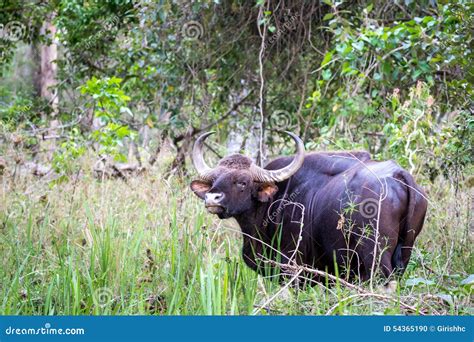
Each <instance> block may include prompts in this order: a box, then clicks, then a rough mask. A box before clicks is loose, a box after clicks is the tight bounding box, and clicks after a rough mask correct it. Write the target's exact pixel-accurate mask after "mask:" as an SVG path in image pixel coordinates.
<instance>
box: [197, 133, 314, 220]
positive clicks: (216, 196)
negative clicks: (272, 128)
mask: <svg viewBox="0 0 474 342" xmlns="http://www.w3.org/2000/svg"><path fill="white" fill-rule="evenodd" d="M213 133H214V132H209V133H205V134H203V135H201V136H200V137H199V138H198V139H197V140H196V143H195V144H194V148H193V156H192V159H193V163H194V167H195V168H196V170H197V172H198V173H199V176H200V177H199V179H198V180H194V181H193V182H192V183H191V189H192V190H193V192H194V193H195V194H196V195H197V196H198V197H199V198H201V199H203V200H204V203H205V206H206V208H207V210H208V211H209V212H210V213H212V214H217V215H218V216H219V218H221V219H222V218H228V217H232V216H235V215H239V214H242V213H245V212H247V211H248V210H249V209H251V208H252V207H253V206H254V204H255V202H256V201H259V202H268V201H269V200H271V199H272V197H273V195H274V194H275V193H276V192H277V191H278V187H277V186H276V185H275V183H277V182H281V181H284V180H285V179H288V178H290V177H291V176H292V175H293V174H295V173H296V171H298V169H299V168H300V167H301V165H302V164H303V160H304V154H305V150H304V144H303V142H302V141H301V139H300V138H298V136H296V135H295V134H293V133H290V132H286V133H287V134H289V135H290V136H291V137H292V138H293V140H294V141H295V143H296V148H297V152H296V155H295V157H294V159H293V161H292V162H291V163H290V164H288V165H287V166H285V167H283V168H281V169H279V170H266V169H262V168H261V167H258V166H257V165H255V164H254V163H253V162H252V160H251V159H250V158H248V157H246V156H244V155H241V154H232V155H230V156H227V157H225V158H223V159H221V160H220V161H219V163H218V165H217V167H216V168H214V169H212V168H210V167H209V166H207V164H206V162H205V161H204V158H203V154H202V147H203V144H204V140H205V139H206V138H207V137H208V136H210V135H211V134H213Z"/></svg>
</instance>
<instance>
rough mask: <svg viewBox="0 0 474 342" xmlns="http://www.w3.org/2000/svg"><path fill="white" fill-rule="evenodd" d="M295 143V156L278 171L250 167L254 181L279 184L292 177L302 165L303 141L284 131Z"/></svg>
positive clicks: (254, 166)
mask: <svg viewBox="0 0 474 342" xmlns="http://www.w3.org/2000/svg"><path fill="white" fill-rule="evenodd" d="M285 133H286V134H288V135H289V136H290V137H292V138H293V140H294V141H295V143H296V155H295V157H294V158H293V160H292V162H291V163H290V164H288V165H287V166H285V167H284V168H282V169H279V170H265V169H262V168H261V167H258V166H256V165H254V164H252V166H251V171H252V173H253V176H254V179H255V180H256V181H259V182H281V181H284V180H285V179H288V178H290V177H291V176H293V175H294V174H295V173H296V171H298V169H299V168H300V167H301V165H303V161H304V155H305V149H304V143H303V141H302V140H301V139H300V138H299V137H298V136H297V135H296V134H293V133H291V132H287V131H285Z"/></svg>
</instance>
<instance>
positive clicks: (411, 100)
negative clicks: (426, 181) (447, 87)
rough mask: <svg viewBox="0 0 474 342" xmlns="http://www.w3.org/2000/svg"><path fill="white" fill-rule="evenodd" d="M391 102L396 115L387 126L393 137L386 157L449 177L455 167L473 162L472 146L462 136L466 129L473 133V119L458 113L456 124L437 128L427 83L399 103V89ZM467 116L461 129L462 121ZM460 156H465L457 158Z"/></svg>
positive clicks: (415, 170)
mask: <svg viewBox="0 0 474 342" xmlns="http://www.w3.org/2000/svg"><path fill="white" fill-rule="evenodd" d="M391 104H392V109H393V117H392V120H391V122H389V123H387V124H386V125H385V127H384V133H385V134H386V136H388V137H390V139H389V140H388V149H387V151H386V154H385V157H391V158H394V159H396V160H397V161H398V162H399V163H400V164H401V165H402V166H403V167H406V168H407V169H408V170H409V171H410V172H412V173H415V174H419V173H421V174H428V175H429V176H430V177H431V178H433V177H435V176H436V175H438V174H439V172H440V170H443V171H444V175H445V176H449V172H450V171H453V170H452V168H453V167H459V168H462V167H464V166H466V165H467V164H469V163H472V156H470V153H469V150H470V146H469V145H465V144H464V143H463V140H464V139H463V135H464V133H465V131H464V130H469V131H470V132H471V133H472V131H473V119H472V118H470V119H467V118H466V116H465V114H464V113H459V114H458V115H457V116H458V117H457V118H456V120H455V121H454V124H453V123H450V124H449V125H445V126H444V127H442V128H440V127H437V125H436V123H435V122H434V120H433V117H432V113H433V109H434V108H435V106H436V104H435V100H434V98H433V97H432V96H431V95H430V91H429V87H428V86H427V85H426V84H424V83H422V82H419V83H418V84H417V86H416V87H412V88H411V89H410V92H409V96H408V99H406V101H404V103H400V99H399V90H398V89H396V91H395V92H394V94H393V95H392V97H391ZM466 119H467V121H465V122H463V126H462V127H463V130H461V131H460V130H459V129H460V125H459V122H460V121H463V120H466ZM464 125H466V126H464ZM457 155H461V156H464V158H462V159H458V158H456V156H457ZM469 156H470V157H469Z"/></svg>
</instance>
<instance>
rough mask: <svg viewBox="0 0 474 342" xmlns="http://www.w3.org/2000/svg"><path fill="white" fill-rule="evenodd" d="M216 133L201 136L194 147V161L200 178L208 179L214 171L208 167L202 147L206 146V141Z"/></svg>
mask: <svg viewBox="0 0 474 342" xmlns="http://www.w3.org/2000/svg"><path fill="white" fill-rule="evenodd" d="M214 133H216V132H207V133H204V134H203V135H201V136H200V137H199V138H198V139H197V140H196V142H195V143H194V147H193V155H192V160H193V164H194V167H195V168H196V171H197V172H198V174H199V176H201V177H204V178H206V176H207V175H208V174H209V173H210V172H211V171H212V169H211V168H210V167H209V166H207V164H206V162H205V161H204V156H203V154H202V146H203V145H204V140H206V138H207V137H208V136H210V135H211V134H214Z"/></svg>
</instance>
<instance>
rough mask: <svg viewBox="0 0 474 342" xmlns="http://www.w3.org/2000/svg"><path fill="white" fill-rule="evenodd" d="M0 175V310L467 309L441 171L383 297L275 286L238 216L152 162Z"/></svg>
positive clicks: (462, 224) (456, 222)
mask: <svg viewBox="0 0 474 342" xmlns="http://www.w3.org/2000/svg"><path fill="white" fill-rule="evenodd" d="M1 181H2V183H1V186H2V188H1V189H2V190H1V191H2V193H1V196H0V199H1V203H2V204H1V210H0V313H1V314H3V315H27V314H33V315H40V314H44V315H58V314H59V315H66V314H67V315H83V314H87V315H89V314H93V315H98V314H106V315H125V314H133V315H135V314H142V315H148V314H160V315H247V314H263V315H266V314H290V315H301V314H326V313H328V312H330V313H331V314H405V313H411V312H408V311H407V310H406V309H404V308H403V307H401V306H400V305H399V304H398V303H397V300H402V301H403V302H407V303H409V304H410V305H412V306H414V307H415V308H416V309H417V311H416V312H413V313H414V314H417V313H428V314H455V315H457V314H472V313H473V312H472V302H471V294H472V286H471V285H470V284H467V282H466V281H464V283H462V281H463V280H464V279H465V278H467V277H468V275H469V274H471V273H473V269H472V254H471V251H470V249H469V244H470V241H471V239H472V236H470V235H469V234H471V233H469V232H468V225H469V224H470V219H471V218H470V217H469V215H470V214H469V210H467V208H466V202H467V201H468V200H469V196H468V193H467V191H465V192H462V191H461V192H458V193H457V194H455V192H454V189H453V188H452V187H451V185H450V184H449V183H447V182H443V181H441V182H438V183H437V184H436V185H434V186H433V187H432V188H431V189H430V197H431V199H432V205H431V206H430V208H429V216H428V218H427V222H426V225H425V227H424V231H423V233H422V235H421V237H420V238H419V240H418V241H417V245H416V250H415V251H414V254H413V257H412V260H411V262H410V265H409V269H408V271H407V273H406V274H405V276H404V277H403V278H402V279H401V280H400V281H399V284H398V289H397V291H396V292H395V293H393V294H389V295H388V296H391V297H393V299H394V300H389V301H387V300H381V299H380V298H377V297H370V296H369V297H358V296H357V292H355V291H354V290H350V289H347V288H345V287H344V286H341V285H340V284H339V285H332V286H324V284H321V285H317V286H314V287H311V288H306V289H297V288H295V287H292V286H288V287H287V288H285V289H284V291H281V293H280V290H281V289H282V287H281V285H280V284H279V283H278V282H277V281H274V280H272V277H261V276H257V274H256V273H255V272H253V271H252V270H250V269H249V268H248V267H247V266H246V265H245V264H244V262H243V260H242V259H241V251H240V247H241V236H240V235H239V233H238V230H239V227H238V226H237V224H236V223H235V222H233V221H232V220H226V221H220V220H218V219H217V218H216V217H214V216H211V215H210V214H207V213H206V212H205V210H204V208H203V205H202V203H200V201H199V200H198V199H197V198H196V197H195V196H194V195H193V194H191V192H190V191H189V190H188V186H187V181H186V180H181V179H178V178H171V179H169V180H163V179H162V176H161V175H160V174H159V172H157V171H150V172H149V173H147V174H145V175H143V176H140V177H137V178H131V179H130V180H129V181H127V182H124V181H121V180H104V181H98V180H96V179H94V178H93V177H92V176H91V175H88V174H87V173H85V174H84V175H83V176H81V177H80V178H78V179H75V178H74V177H72V178H71V179H70V180H68V181H66V182H62V183H58V184H52V183H47V182H45V181H43V180H41V179H35V178H29V177H27V178H15V179H13V178H12V177H10V176H8V175H4V176H3V177H2V178H1ZM364 286H365V285H362V287H364ZM379 291H380V293H383V287H380V288H379ZM277 293H278V295H277V296H276V297H275V298H274V299H273V300H272V301H270V303H268V304H267V305H266V306H265V307H261V305H262V304H263V303H265V302H266V301H268V299H269V298H271V297H272V296H274V295H275V294H277Z"/></svg>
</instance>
